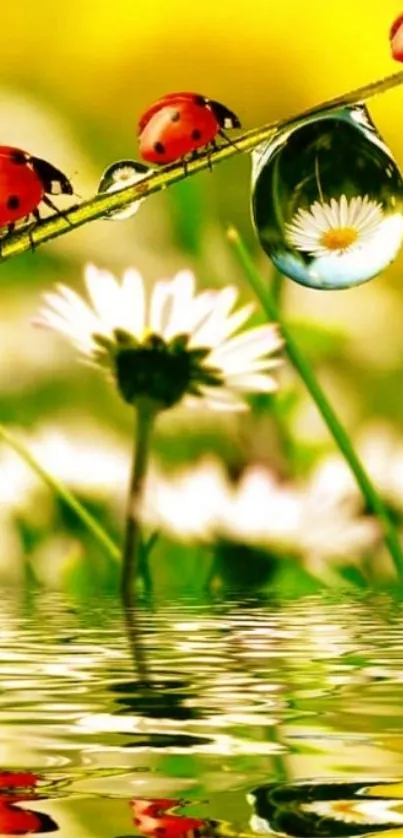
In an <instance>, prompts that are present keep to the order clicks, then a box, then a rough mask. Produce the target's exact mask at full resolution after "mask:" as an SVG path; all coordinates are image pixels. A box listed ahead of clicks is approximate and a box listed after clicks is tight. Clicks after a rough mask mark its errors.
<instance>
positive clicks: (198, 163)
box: [0, 70, 403, 262]
mask: <svg viewBox="0 0 403 838" xmlns="http://www.w3.org/2000/svg"><path fill="white" fill-rule="evenodd" d="M401 84H403V70H402V71H400V72H398V73H394V74H393V75H391V76H387V77H386V78H384V79H379V80H378V81H375V82H371V83H370V84H366V85H364V86H363V87H358V88H356V89H355V90H351V91H350V92H349V93H345V94H342V95H341V96H336V97H335V98H334V99H329V100H327V101H325V102H321V103H320V104H319V105H315V106H314V107H312V108H309V109H308V110H305V111H301V113H299V114H295V115H294V116H291V117H287V118H286V119H277V120H274V122H269V123H268V124H267V125H263V126H261V127H259V128H252V129H251V130H250V131H246V132H245V133H243V134H241V135H239V136H238V137H236V140H235V141H234V142H232V143H227V144H225V145H222V146H221V147H220V148H218V149H216V150H214V151H211V150H210V149H207V150H206V151H205V152H204V153H201V154H200V156H198V157H197V158H196V159H195V160H191V161H189V162H188V163H187V165H186V170H185V167H184V165H183V163H182V162H179V163H177V164H174V165H171V166H165V167H164V168H163V169H161V170H158V171H156V172H151V174H150V175H147V176H146V177H145V178H144V179H143V180H141V181H139V182H138V183H136V184H134V185H132V186H126V187H125V188H124V189H120V190H118V191H116V192H113V193H105V192H104V193H97V194H96V195H95V196H94V197H93V198H91V199H90V200H88V201H83V202H82V203H81V204H76V205H75V206H73V207H72V208H71V209H69V210H67V211H66V210H64V211H63V213H55V214H54V215H52V216H51V217H50V218H46V219H44V220H43V221H40V222H38V224H35V226H34V227H32V226H31V227H29V228H27V227H25V228H24V229H22V230H17V231H16V232H14V233H10V234H9V235H8V236H6V237H5V238H4V239H2V241H1V246H0V262H1V261H5V260H6V259H10V258H11V257H13V256H18V255H19V254H20V253H25V252H27V251H28V250H31V249H32V247H37V246H38V245H40V244H43V243H44V242H46V241H49V240H50V239H55V238H57V237H58V236H63V235H65V233H69V232H71V231H72V230H74V229H75V228H76V227H81V226H82V225H83V224H88V223H89V222H90V221H95V220H96V219H99V218H105V216H107V215H108V214H109V213H111V212H114V211H117V210H120V209H124V208H125V207H127V206H129V204H133V203H135V202H136V201H140V200H141V199H142V198H146V197H147V196H148V195H152V194H153V193H155V192H159V191H160V190H161V189H164V188H166V187H167V186H171V185H172V184H173V183H177V182H178V181H180V180H183V178H185V177H187V176H189V175H195V174H197V172H200V171H202V170H203V169H207V168H210V167H211V166H212V165H215V164H216V163H221V162H222V161H223V160H227V159H228V158H229V157H233V156H234V155H235V154H240V153H241V152H250V151H252V150H253V149H254V148H256V146H258V145H260V143H263V142H267V141H268V140H270V139H271V138H272V136H273V134H274V133H275V132H276V131H278V130H279V129H283V128H291V127H293V126H294V125H295V124H297V123H299V122H302V121H304V120H305V119H308V118H311V117H314V116H316V115H319V114H321V113H322V112H323V111H324V110H328V109H330V108H341V107H346V106H348V105H353V104H355V103H356V102H360V103H362V102H365V101H367V100H368V99H370V98H372V96H375V95H376V94H378V93H385V92H386V91H387V90H392V88H394V87H397V86H398V85H401Z"/></svg>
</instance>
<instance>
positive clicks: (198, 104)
mask: <svg viewBox="0 0 403 838" xmlns="http://www.w3.org/2000/svg"><path fill="white" fill-rule="evenodd" d="M240 126H241V123H240V121H239V119H238V117H237V116H236V114H234V113H233V112H232V111H230V110H229V109H228V108H227V107H225V105H221V104H220V102H216V101H215V100H214V99H208V98H207V97H206V96H201V95H200V94H197V93H168V94H167V95H166V96H163V97H162V98H161V99H158V101H157V102H155V103H154V104H153V105H151V107H150V108H148V110H147V111H146V112H145V113H144V114H143V116H142V117H141V119H140V122H139V126H138V133H139V146H140V154H141V156H142V158H143V160H147V162H149V163H157V164H160V165H165V164H166V163H174V162H175V161H176V160H184V159H186V158H187V157H189V156H191V157H197V153H198V151H199V150H200V149H202V148H207V149H213V148H216V138H217V136H221V137H224V139H225V140H227V142H231V140H230V139H229V137H228V136H227V134H226V133H225V129H231V128H240Z"/></svg>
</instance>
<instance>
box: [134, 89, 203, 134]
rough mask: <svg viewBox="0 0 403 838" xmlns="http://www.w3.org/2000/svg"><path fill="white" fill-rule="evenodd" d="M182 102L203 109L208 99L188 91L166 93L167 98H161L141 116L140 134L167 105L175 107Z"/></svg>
mask: <svg viewBox="0 0 403 838" xmlns="http://www.w3.org/2000/svg"><path fill="white" fill-rule="evenodd" d="M180 102H190V103H194V104H197V103H198V104H199V105H202V107H205V106H206V103H207V99H206V97H205V96H201V94H199V93H190V92H186V91H182V92H179V93H166V94H165V96H161V97H160V98H159V99H157V101H156V102H154V104H153V105H150V107H149V108H147V110H146V111H144V113H143V114H142V115H141V117H140V121H139V124H138V133H139V134H141V132H142V131H143V130H144V128H145V126H146V125H147V123H148V122H149V121H150V119H151V117H152V116H154V114H155V113H157V112H158V111H160V110H161V108H163V107H164V106H165V105H173V104H176V103H178V104H179V103H180Z"/></svg>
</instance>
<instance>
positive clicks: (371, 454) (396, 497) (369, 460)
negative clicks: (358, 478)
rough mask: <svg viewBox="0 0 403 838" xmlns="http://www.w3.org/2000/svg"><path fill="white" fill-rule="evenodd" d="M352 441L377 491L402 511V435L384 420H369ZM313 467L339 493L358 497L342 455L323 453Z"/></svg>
mask: <svg viewBox="0 0 403 838" xmlns="http://www.w3.org/2000/svg"><path fill="white" fill-rule="evenodd" d="M354 445H355V448H356V451H357V453H358V455H359V457H360V459H361V460H362V462H363V463H364V465H365V468H366V471H367V472H368V474H369V476H370V477H371V479H372V480H373V482H374V484H375V486H376V488H377V489H378V491H379V492H380V494H381V495H382V496H383V497H384V499H385V500H386V501H387V502H388V503H390V504H391V505H392V506H394V507H395V508H396V509H397V510H400V511H403V436H401V435H400V434H399V433H398V432H397V430H396V429H395V428H394V427H392V426H391V425H389V424H387V423H383V422H377V423H371V425H369V426H367V427H365V428H363V430H362V431H361V432H360V433H359V434H358V435H357V437H356V439H355V440H354ZM317 471H318V475H320V480H321V482H322V483H326V484H327V485H332V486H334V487H335V491H337V492H338V494H339V496H340V497H344V498H347V499H348V498H349V499H352V498H358V496H359V489H358V486H357V484H356V482H355V480H354V478H353V476H352V474H351V472H350V470H349V469H348V467H347V466H346V463H345V461H344V460H343V459H342V457H340V456H338V455H337V454H332V455H329V456H328V457H325V458H324V459H322V461H321V462H320V464H319V465H318V469H317Z"/></svg>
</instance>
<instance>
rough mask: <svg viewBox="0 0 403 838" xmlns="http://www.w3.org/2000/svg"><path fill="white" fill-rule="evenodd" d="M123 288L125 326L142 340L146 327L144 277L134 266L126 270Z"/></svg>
mask: <svg viewBox="0 0 403 838" xmlns="http://www.w3.org/2000/svg"><path fill="white" fill-rule="evenodd" d="M123 290H124V300H125V308H126V318H125V324H124V326H123V328H125V329H127V331H128V332H131V334H133V335H134V336H135V337H136V338H138V339H139V340H141V339H142V337H143V335H144V332H145V327H146V300H145V291H144V280H143V277H142V276H141V274H140V273H139V272H138V271H135V270H134V268H129V269H128V270H127V271H125V272H124V275H123Z"/></svg>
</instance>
